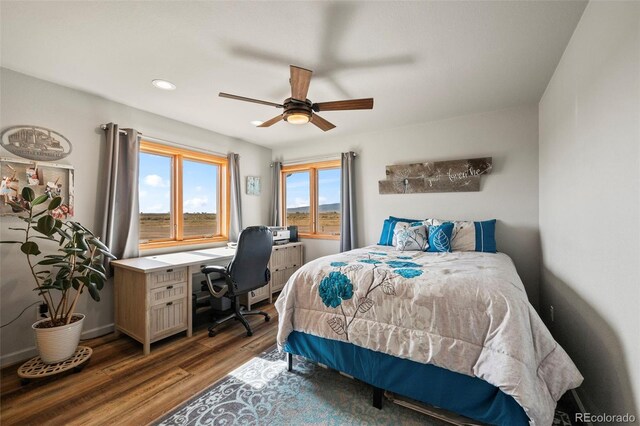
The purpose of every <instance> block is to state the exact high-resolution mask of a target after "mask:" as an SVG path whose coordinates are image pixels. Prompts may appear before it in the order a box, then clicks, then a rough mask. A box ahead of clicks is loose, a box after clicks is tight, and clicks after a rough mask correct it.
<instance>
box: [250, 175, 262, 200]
mask: <svg viewBox="0 0 640 426" xmlns="http://www.w3.org/2000/svg"><path fill="white" fill-rule="evenodd" d="M260 190H261V188H260V177H259V176H247V194H249V195H260Z"/></svg>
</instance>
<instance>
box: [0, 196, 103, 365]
mask: <svg viewBox="0 0 640 426" xmlns="http://www.w3.org/2000/svg"><path fill="white" fill-rule="evenodd" d="M21 195H22V197H21V199H20V200H18V202H15V201H9V204H10V205H11V207H12V208H13V209H14V210H15V211H18V212H21V213H22V214H21V215H20V216H19V217H20V219H21V220H23V221H24V222H25V223H26V226H25V227H24V228H9V229H12V230H16V231H22V232H24V238H23V239H22V241H1V242H0V243H3V244H20V250H21V251H22V253H24V254H25V256H26V259H27V264H28V265H29V270H30V272H31V276H32V277H33V281H34V282H35V285H36V287H35V288H34V291H37V292H38V294H39V295H40V296H42V298H43V300H44V303H45V304H46V305H47V308H48V312H49V317H48V318H46V319H43V320H40V321H37V322H36V323H35V324H33V326H32V328H33V330H34V331H35V336H36V346H37V348H38V352H39V353H40V358H41V359H42V361H43V362H45V363H47V364H53V363H57V362H61V361H64V360H65V359H67V358H69V357H71V356H72V355H73V354H74V352H75V350H76V348H77V347H78V343H79V341H80V334H81V332H82V323H83V321H84V315H83V314H79V313H76V312H75V309H76V304H77V303H78V299H79V298H80V295H81V294H82V293H84V291H85V290H87V291H88V292H89V295H90V296H91V298H92V299H93V300H95V301H99V300H100V290H102V288H103V287H104V283H105V281H106V280H107V277H106V275H105V272H106V271H105V268H104V266H103V260H104V257H109V258H112V259H115V256H113V255H112V254H111V251H110V250H109V248H108V247H107V246H106V245H104V244H103V243H102V242H101V241H100V239H99V238H98V237H96V236H95V235H94V234H93V233H92V232H91V231H89V230H88V229H87V228H85V227H84V226H82V225H81V224H80V223H78V222H73V221H66V222H63V221H61V220H59V219H56V218H54V217H53V216H52V215H51V212H52V210H55V209H56V208H58V207H59V206H60V205H61V203H62V199H61V198H60V197H54V198H52V199H50V198H49V196H48V195H47V194H44V195H41V196H39V197H36V196H35V193H34V192H33V190H32V189H31V188H29V187H25V188H23V189H22V192H21ZM45 202H48V204H47V207H46V208H44V209H42V210H41V211H39V212H36V210H35V208H36V207H37V206H39V205H42V204H43V203H45ZM42 240H44V241H46V242H45V244H44V245H43V247H41V246H40V245H39V244H38V242H40V241H42ZM54 243H57V245H56V246H55V248H54V249H52V250H51V251H50V253H47V254H44V253H43V252H42V251H41V250H43V251H49V249H50V248H51V247H52V246H53V245H54ZM45 246H46V248H45Z"/></svg>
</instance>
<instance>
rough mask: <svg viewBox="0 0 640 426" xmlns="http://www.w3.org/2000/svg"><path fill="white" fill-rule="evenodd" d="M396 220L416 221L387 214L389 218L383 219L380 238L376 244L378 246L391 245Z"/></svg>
mask: <svg viewBox="0 0 640 426" xmlns="http://www.w3.org/2000/svg"><path fill="white" fill-rule="evenodd" d="M398 222H406V223H412V222H418V221H416V220H413V219H402V218H399V217H393V216H389V219H385V220H384V223H383V225H382V232H381V233H380V240H379V241H378V245H380V246H392V245H393V230H394V229H395V227H396V224H397V223H398Z"/></svg>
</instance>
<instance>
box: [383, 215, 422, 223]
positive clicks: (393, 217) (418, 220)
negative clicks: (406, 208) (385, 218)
mask: <svg viewBox="0 0 640 426" xmlns="http://www.w3.org/2000/svg"><path fill="white" fill-rule="evenodd" d="M389 219H390V220H395V221H396V222H422V221H421V220H420V219H404V218H401V217H395V216H389Z"/></svg>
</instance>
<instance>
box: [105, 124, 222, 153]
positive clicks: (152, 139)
mask: <svg viewBox="0 0 640 426" xmlns="http://www.w3.org/2000/svg"><path fill="white" fill-rule="evenodd" d="M100 128H101V129H102V130H107V125H106V124H102V125H100ZM118 131H119V132H120V133H123V134H125V135H126V134H127V131H126V130H124V129H118ZM139 134H140V137H141V138H142V139H144V140H148V141H150V142H158V143H161V144H165V145H173V146H181V147H184V148H187V149H190V150H191V151H200V152H202V153H204V154H214V155H219V156H221V157H226V156H227V155H228V154H224V153H222V152H217V151H212V150H210V149H203V148H198V147H194V146H191V145H185V144H183V143H178V142H173V141H168V140H166V139H160V138H156V137H153V136H148V135H143V134H142V133H139Z"/></svg>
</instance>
